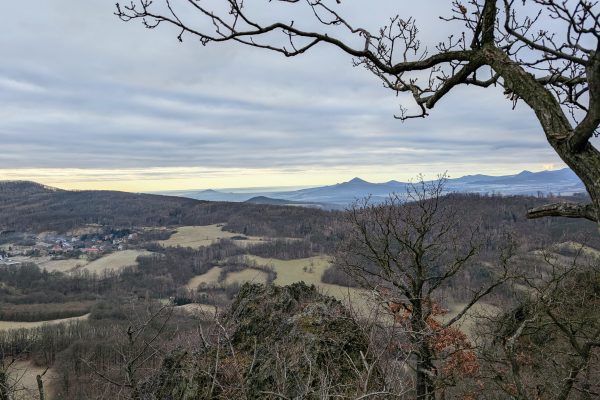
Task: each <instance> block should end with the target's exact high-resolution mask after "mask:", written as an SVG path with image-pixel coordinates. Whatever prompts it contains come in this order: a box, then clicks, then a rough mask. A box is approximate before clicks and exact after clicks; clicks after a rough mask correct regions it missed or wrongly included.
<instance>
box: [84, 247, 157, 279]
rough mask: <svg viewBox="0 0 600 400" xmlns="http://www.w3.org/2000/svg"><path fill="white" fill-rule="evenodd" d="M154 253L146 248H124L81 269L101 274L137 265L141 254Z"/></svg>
mask: <svg viewBox="0 0 600 400" xmlns="http://www.w3.org/2000/svg"><path fill="white" fill-rule="evenodd" d="M150 254H152V253H151V252H149V251H146V250H123V251H118V252H116V253H111V254H109V255H107V256H104V257H102V258H99V259H97V260H94V261H92V262H91V263H89V264H87V265H85V266H84V267H82V268H80V269H79V271H84V270H85V271H89V272H92V273H96V274H101V273H103V272H105V271H110V270H114V271H119V270H121V269H123V268H125V267H128V266H131V265H137V262H136V259H137V258H138V257H139V256H147V255H150Z"/></svg>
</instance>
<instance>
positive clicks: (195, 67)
mask: <svg viewBox="0 0 600 400" xmlns="http://www.w3.org/2000/svg"><path fill="white" fill-rule="evenodd" d="M390 3H393V8H396V7H397V6H396V4H397V2H387V7H392V6H391V5H390ZM406 4H410V5H411V6H412V7H414V10H412V11H411V12H413V11H414V13H415V14H416V15H417V16H418V17H421V18H424V19H425V18H426V16H427V18H429V19H430V20H431V21H433V20H434V19H435V18H436V17H437V15H432V14H430V13H429V14H428V13H427V12H426V11H427V10H426V8H427V7H425V6H424V5H421V6H416V5H415V2H406ZM113 7H114V1H106V0H94V1H85V2H83V1H80V2H73V1H67V0H53V1H51V2H50V1H48V2H37V4H36V5H35V8H34V6H33V5H32V3H31V2H2V3H1V4H0V13H1V14H2V15H5V16H9V17H7V18H6V19H5V22H4V24H5V26H4V27H3V29H4V31H5V32H9V33H10V34H9V35H2V36H1V37H0V52H1V54H2V55H3V60H4V61H3V62H2V63H1V64H0V103H1V104H2V107H0V141H1V143H2V149H3V151H2V155H1V156H0V169H1V168H5V169H18V168H102V169H111V168H147V167H206V168H215V169H219V168H280V169H293V170H297V169H302V168H330V167H331V168H352V166H354V165H361V166H370V167H372V168H374V169H377V168H379V169H384V168H387V167H389V166H398V165H402V164H410V165H423V166H424V168H425V166H427V165H429V166H430V168H431V169H437V171H432V172H439V170H440V169H448V170H452V168H453V167H454V166H460V165H464V164H469V165H480V166H481V169H482V170H485V169H486V165H488V164H494V165H495V166H498V165H505V166H506V168H507V170H516V169H519V168H520V164H522V165H531V164H539V165H540V166H541V165H542V164H548V163H560V161H559V160H558V158H557V157H556V156H555V155H554V153H553V152H552V150H551V149H550V148H549V146H548V145H547V144H546V142H545V140H544V137H543V134H542V132H541V129H540V128H539V126H538V125H537V123H536V121H535V118H534V116H533V114H532V113H531V111H530V110H528V109H527V108H526V107H523V106H519V107H517V109H516V110H514V111H512V110H511V105H510V104H509V103H508V102H507V101H506V99H504V97H503V96H502V93H501V91H500V90H499V89H498V90H495V89H490V90H481V89H471V88H468V89H460V90H457V91H456V92H454V93H452V94H451V95H450V96H448V98H446V99H444V100H443V101H442V102H440V103H439V105H437V106H436V109H435V110H434V112H433V113H432V116H431V117H430V118H428V119H426V120H415V121H409V122H407V123H400V122H398V121H396V120H394V119H393V114H394V113H395V112H397V110H398V104H399V103H400V102H405V101H406V99H399V98H396V97H395V96H394V94H393V93H390V92H388V91H386V90H385V89H383V88H382V87H381V84H380V83H379V82H378V80H377V79H376V78H375V77H373V76H371V75H369V74H368V73H367V72H366V71H364V70H361V69H357V68H352V67H351V60H350V59H349V58H348V57H346V56H344V55H343V54H340V53H339V52H336V51H335V50H334V49H332V48H327V47H321V48H319V49H316V51H314V52H313V53H311V54H309V55H306V56H303V57H300V58H297V59H292V60H290V59H285V58H282V57H280V56H279V55H277V54H271V53H266V52H264V51H259V50H256V49H250V48H242V47H239V46H235V45H231V44H225V45H223V46H207V47H202V46H200V44H199V43H198V42H197V41H194V40H192V39H191V38H187V40H186V41H184V43H183V44H179V43H178V42H177V41H176V39H175V36H176V34H177V33H176V32H175V31H173V29H170V28H165V29H160V30H156V31H148V30H145V29H143V28H142V27H141V26H139V25H138V24H125V23H122V22H119V21H118V19H117V18H116V17H114V16H113V15H112V12H113ZM350 11H351V12H356V10H354V11H352V10H350ZM387 12H388V10H386V9H382V11H381V12H380V13H379V14H378V15H377V14H374V15H371V16H369V17H368V18H369V19H368V20H367V21H366V23H369V24H372V25H373V26H376V25H377V24H378V23H379V21H381V20H385V18H384V17H385V15H386V13H387ZM363 14H364V13H363ZM356 16H357V17H358V16H359V14H357V15H356ZM363 17H364V15H363ZM432 18H434V19H432ZM426 21H427V20H426ZM436 24H437V25H435V26H436V30H437V31H436V32H434V30H433V29H431V30H427V29H423V35H424V38H425V40H430V39H431V40H432V38H433V36H434V34H442V35H443V33H444V32H441V31H439V30H438V26H440V24H439V23H437V22H436ZM425 26H427V25H425ZM441 26H443V24H442V25H441ZM441 29H449V28H441ZM424 172H428V171H424ZM473 172H478V171H473Z"/></svg>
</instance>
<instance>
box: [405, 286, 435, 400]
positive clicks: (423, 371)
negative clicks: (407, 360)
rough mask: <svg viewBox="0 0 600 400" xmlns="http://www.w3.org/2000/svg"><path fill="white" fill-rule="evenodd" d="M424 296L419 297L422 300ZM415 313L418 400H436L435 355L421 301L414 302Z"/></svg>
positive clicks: (414, 332)
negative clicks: (429, 339)
mask: <svg viewBox="0 0 600 400" xmlns="http://www.w3.org/2000/svg"><path fill="white" fill-rule="evenodd" d="M421 297H422V296H419V297H418V299H420V298H421ZM411 303H412V306H413V313H412V321H411V329H412V330H413V332H412V334H411V341H412V344H413V346H414V347H415V352H416V354H417V361H416V370H417V373H416V388H415V390H416V399H417V400H435V383H434V378H435V374H436V369H435V366H434V365H433V353H432V351H431V349H430V347H429V343H428V341H427V339H428V337H427V332H428V329H427V323H426V322H425V317H424V314H423V309H422V303H421V301H420V300H413V301H412V302H411Z"/></svg>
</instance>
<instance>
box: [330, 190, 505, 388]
mask: <svg viewBox="0 0 600 400" xmlns="http://www.w3.org/2000/svg"><path fill="white" fill-rule="evenodd" d="M443 183H444V180H443V179H440V180H438V181H436V182H435V183H425V182H423V181H421V182H420V183H418V184H415V185H413V186H412V187H411V188H410V189H409V190H408V193H407V200H405V199H404V197H403V198H400V197H399V196H397V195H394V196H391V197H390V199H389V200H388V201H386V202H384V203H382V204H376V205H370V204H369V203H368V200H365V202H364V203H362V204H359V205H357V206H355V207H353V208H352V209H351V210H350V212H349V226H348V231H349V233H348V239H347V241H346V243H345V246H344V247H343V248H342V251H341V252H340V255H339V258H340V260H339V263H340V265H341V266H342V268H344V269H345V270H346V271H347V272H348V274H349V275H351V276H352V277H354V278H355V279H356V280H357V281H358V282H360V284H361V286H363V287H366V288H370V289H372V290H374V291H375V292H377V293H379V294H380V296H381V299H382V303H383V304H384V306H385V307H386V308H387V309H388V310H389V311H390V312H391V313H392V314H393V317H394V320H395V321H396V322H398V323H403V324H404V325H405V328H406V332H408V334H407V342H408V343H407V345H408V346H406V347H405V349H404V351H406V353H407V358H408V359H409V360H411V364H412V367H413V369H414V376H415V388H414V391H415V394H416V398H417V399H419V400H432V399H435V398H436V395H437V394H441V393H443V391H444V387H446V386H447V384H448V382H449V380H448V379H446V378H448V376H444V375H445V374H444V373H443V370H447V371H450V372H453V370H454V371H456V370H458V369H460V368H464V373H465V375H472V374H473V373H475V372H476V370H477V369H478V367H477V365H476V360H475V359H474V355H475V354H474V352H473V351H472V348H471V346H470V344H469V342H468V340H467V338H466V336H465V335H464V334H463V333H462V332H460V330H458V329H456V328H455V326H456V325H457V322H459V321H460V320H461V319H463V317H465V315H466V314H467V313H468V312H469V310H470V309H471V308H472V307H473V306H474V305H475V304H476V303H477V302H478V301H479V300H481V299H482V298H484V297H485V296H487V295H488V294H490V293H491V292H492V291H493V290H494V289H495V288H496V287H498V286H500V285H502V284H503V283H504V282H506V281H507V280H509V279H510V278H511V276H512V275H511V273H510V270H509V258H510V257H511V255H512V252H511V251H508V252H507V253H506V254H504V256H503V258H502V262H501V263H500V264H501V265H500V266H499V268H493V267H492V266H486V267H484V268H486V270H488V273H489V274H490V276H492V279H491V281H490V282H486V283H485V284H483V285H481V286H480V287H479V288H474V289H473V290H472V292H471V293H470V296H469V300H467V302H466V304H465V305H464V306H463V307H462V308H461V309H460V310H458V311H457V312H456V313H455V314H454V315H453V316H446V317H443V315H444V314H445V311H444V310H443V309H442V307H441V302H442V301H443V296H442V292H443V289H445V288H446V287H447V286H448V284H449V283H450V282H451V281H452V280H453V279H455V278H457V277H458V276H460V273H461V272H463V271H464V270H466V269H467V268H468V267H470V266H471V267H472V266H473V265H474V264H473V261H474V260H475V256H476V255H477V253H478V250H479V248H480V245H479V240H480V239H481V238H480V237H479V236H480V232H479V231H478V230H477V229H471V228H470V227H468V226H465V224H462V223H461V217H460V216H459V215H458V214H457V210H455V209H453V207H451V204H450V200H449V199H448V198H442V197H441V195H442V192H443ZM407 201H408V202H407ZM465 290H467V289H465Z"/></svg>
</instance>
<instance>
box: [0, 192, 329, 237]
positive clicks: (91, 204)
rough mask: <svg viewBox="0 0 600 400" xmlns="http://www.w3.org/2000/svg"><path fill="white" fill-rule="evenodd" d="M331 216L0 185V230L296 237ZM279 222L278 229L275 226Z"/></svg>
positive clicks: (243, 205)
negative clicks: (208, 228)
mask: <svg viewBox="0 0 600 400" xmlns="http://www.w3.org/2000/svg"><path fill="white" fill-rule="evenodd" d="M330 217H331V213H330V212H327V211H322V210H314V209H308V208H301V207H282V206H272V205H259V204H249V203H225V202H207V201H201V200H194V199H188V198H183V197H173V196H161V195H152V194H138V193H127V192H117V191H107V190H98V191H96V190H93V191H92V190H83V191H67V190H60V189H55V188H50V187H47V186H43V185H40V184H38V183H34V182H23V181H4V182H0V231H2V230H19V231H31V232H42V231H58V232H64V231H67V230H69V229H73V228H76V227H80V226H82V225H85V224H101V225H110V226H119V227H131V226H169V225H206V224H214V223H222V222H225V223H227V224H228V225H229V226H230V227H232V229H237V230H239V231H245V232H246V233H247V234H249V235H252V234H260V235H270V236H296V237H301V236H304V235H305V234H307V233H310V231H311V226H315V225H317V224H318V225H322V224H323V223H325V224H326V221H327V220H329V219H330ZM283 221H285V223H284V224H282V223H281V222H283Z"/></svg>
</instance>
